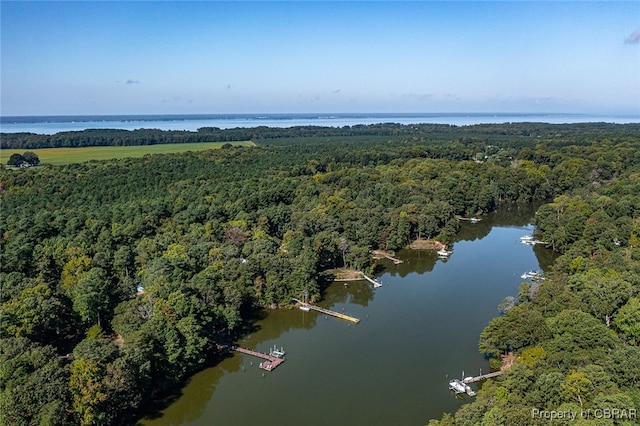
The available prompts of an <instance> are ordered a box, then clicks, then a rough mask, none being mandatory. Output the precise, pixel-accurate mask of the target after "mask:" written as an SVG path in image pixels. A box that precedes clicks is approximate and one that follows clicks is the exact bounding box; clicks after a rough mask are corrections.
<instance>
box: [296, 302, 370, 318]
mask: <svg viewBox="0 0 640 426" xmlns="http://www.w3.org/2000/svg"><path fill="white" fill-rule="evenodd" d="M292 300H293V301H294V302H297V303H298V304H300V306H302V307H303V308H309V309H313V310H314V311H318V312H322V313H323V314H326V315H331V316H333V317H336V318H340V319H343V320H345V321H349V322H352V323H354V324H357V323H359V322H360V320H359V319H358V318H354V317H350V316H349V315H344V314H341V313H339V312H336V311H332V310H330V309H325V308H321V307H320V306H316V305H312V304H310V303H305V302H302V301H300V300H298V299H296V298H292Z"/></svg>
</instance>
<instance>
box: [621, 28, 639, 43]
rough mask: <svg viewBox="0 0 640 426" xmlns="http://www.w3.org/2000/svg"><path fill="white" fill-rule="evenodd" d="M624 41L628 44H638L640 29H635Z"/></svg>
mask: <svg viewBox="0 0 640 426" xmlns="http://www.w3.org/2000/svg"><path fill="white" fill-rule="evenodd" d="M624 42H625V43H626V44H637V43H640V30H635V31H634V32H632V33H631V34H629V37H627V38H625V39H624Z"/></svg>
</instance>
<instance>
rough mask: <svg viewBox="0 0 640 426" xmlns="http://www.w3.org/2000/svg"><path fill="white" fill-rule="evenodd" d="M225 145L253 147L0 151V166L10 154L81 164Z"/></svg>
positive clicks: (246, 143) (202, 146)
mask: <svg viewBox="0 0 640 426" xmlns="http://www.w3.org/2000/svg"><path fill="white" fill-rule="evenodd" d="M225 143H231V144H232V145H236V146H255V144H254V143H253V142H251V141H242V142H199V143H178V144H161V145H143V146H93V147H82V148H43V149H3V150H0V164H7V161H9V157H11V155H12V154H15V153H18V154H24V152H25V151H32V152H35V153H36V155H37V156H38V158H40V163H42V164H56V165H60V164H70V163H82V162H84V161H90V160H109V159H113V158H127V157H142V156H144V155H147V154H172V153H179V152H187V151H204V150H207V149H219V148H220V147H221V146H222V145H224V144H225Z"/></svg>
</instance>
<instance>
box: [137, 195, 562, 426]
mask: <svg viewBox="0 0 640 426" xmlns="http://www.w3.org/2000/svg"><path fill="white" fill-rule="evenodd" d="M535 207H536V206H534V205H529V204H527V205H513V206H511V207H503V208H502V209H501V210H500V211H498V212H496V213H493V214H490V215H487V216H485V217H483V220H482V221H481V222H479V223H476V224H471V223H468V222H467V223H463V226H462V229H461V231H460V232H459V234H458V235H457V237H456V240H455V241H454V242H453V243H452V244H451V245H450V248H452V249H453V253H452V255H451V256H450V258H449V259H447V260H444V261H443V260H440V259H438V258H437V256H436V254H435V253H434V252H432V251H412V250H402V251H400V252H398V253H397V257H399V258H400V259H402V260H403V261H404V263H402V264H400V265H394V264H393V263H392V262H391V261H387V260H383V261H381V265H382V266H384V270H383V272H381V274H380V275H379V276H378V279H379V280H380V281H381V282H382V284H383V285H382V287H381V288H378V289H374V288H373V286H372V285H371V284H370V283H368V282H366V281H361V282H349V283H347V284H346V285H345V284H344V283H341V282H335V283H333V284H332V285H331V286H330V287H329V288H328V289H327V290H326V292H325V294H324V295H323V300H322V301H321V302H320V303H319V305H321V306H323V307H325V308H329V309H332V310H334V311H337V312H341V313H345V314H347V315H351V316H355V317H357V318H359V319H360V320H361V322H360V323H359V324H357V325H353V324H350V323H348V322H345V321H343V320H340V319H337V318H333V317H327V316H325V315H323V314H319V313H317V312H313V311H311V312H304V311H301V310H298V309H280V310H275V311H268V312H267V315H266V317H265V318H264V319H261V320H259V321H258V322H257V324H256V330H255V332H252V333H251V334H248V335H247V336H245V337H244V338H243V339H242V340H241V341H239V342H238V343H239V344H240V345H241V346H243V347H246V348H249V349H255V350H258V351H261V352H269V348H272V347H273V346H274V345H275V346H277V347H278V348H280V347H284V349H285V351H286V352H287V354H286V356H285V358H286V361H285V362H284V363H283V364H282V365H280V366H279V367H278V368H277V369H276V370H274V371H272V372H263V371H262V370H261V369H259V368H258V364H259V362H260V360H259V359H257V358H253V357H250V356H248V355H243V354H239V353H236V354H234V355H232V356H230V357H229V358H226V359H224V360H223V361H222V362H220V363H219V364H217V365H216V366H214V367H212V368H208V369H206V370H204V371H202V372H200V373H197V374H196V375H194V376H193V377H192V378H191V379H190V380H189V381H188V383H187V384H186V385H185V387H184V388H183V389H182V390H181V391H180V392H179V393H178V394H177V395H176V396H175V398H174V399H173V401H172V402H171V403H169V404H168V405H165V406H163V407H158V410H157V411H156V412H153V413H147V416H146V418H144V419H142V420H141V421H140V423H141V424H143V425H146V426H169V425H172V426H173V425H219V426H233V425H243V426H244V425H254V424H255V425H294V424H305V425H318V426H325V425H328V424H331V425H350V426H357V425H367V426H369V425H381V426H382V425H384V426H388V425H403V426H404V425H424V424H426V423H427V422H428V421H429V420H430V419H432V418H440V417H441V416H442V414H443V413H445V412H454V411H455V410H456V409H457V408H458V407H459V406H460V405H461V404H463V403H465V402H468V401H470V400H471V399H472V398H470V397H464V398H456V396H454V395H453V394H452V393H451V392H450V391H449V389H448V382H449V380H450V379H451V378H454V377H456V378H460V377H461V376H462V375H463V374H464V375H465V376H467V375H476V374H478V373H479V372H480V371H482V372H483V373H487V372H489V365H488V362H487V360H486V359H485V358H484V357H483V355H482V354H480V353H479V352H478V340H479V335H480V332H481V331H482V329H483V328H484V327H485V326H486V325H487V324H488V323H489V321H490V320H491V319H492V318H494V317H496V316H498V315H499V312H498V310H497V306H498V305H499V304H500V303H501V302H502V301H503V300H504V298H505V297H507V296H517V294H518V289H519V286H520V283H521V282H522V281H523V280H522V278H520V275H521V274H522V273H524V272H526V271H528V270H532V269H542V270H544V269H545V268H548V267H549V266H550V265H551V263H552V262H553V258H554V256H553V254H552V252H551V251H550V250H549V249H546V248H544V247H541V246H535V247H532V246H525V245H522V244H521V243H520V237H521V236H523V235H529V234H531V232H532V230H533V227H532V226H531V225H530V224H529V223H530V221H531V219H532V218H533V215H534V211H535ZM463 370H464V373H463ZM472 386H473V387H474V388H475V387H476V385H472Z"/></svg>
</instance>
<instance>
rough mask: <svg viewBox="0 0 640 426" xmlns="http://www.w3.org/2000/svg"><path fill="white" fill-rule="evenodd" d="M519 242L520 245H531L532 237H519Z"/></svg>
mask: <svg viewBox="0 0 640 426" xmlns="http://www.w3.org/2000/svg"><path fill="white" fill-rule="evenodd" d="M520 242H521V243H522V244H533V235H524V236H522V237H520Z"/></svg>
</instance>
